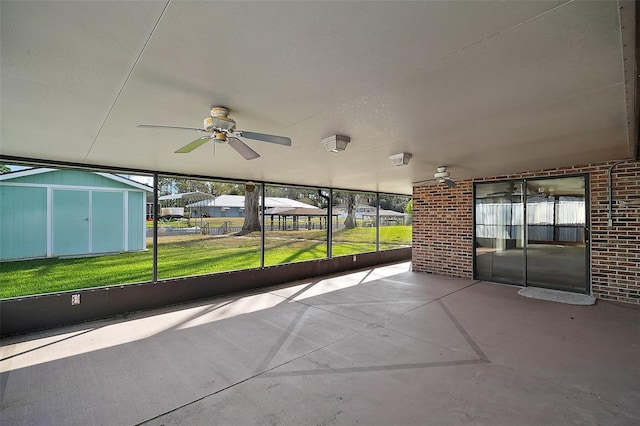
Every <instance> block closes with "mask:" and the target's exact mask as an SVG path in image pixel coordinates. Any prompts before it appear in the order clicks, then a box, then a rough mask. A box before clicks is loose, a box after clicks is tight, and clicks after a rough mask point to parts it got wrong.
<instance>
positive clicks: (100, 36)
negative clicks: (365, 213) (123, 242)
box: [0, 1, 635, 194]
mask: <svg viewBox="0 0 640 426" xmlns="http://www.w3.org/2000/svg"><path fill="white" fill-rule="evenodd" d="M621 5H623V6H625V7H626V5H627V4H626V3H624V2H621V3H620V4H619V3H618V2H615V1H600V2H598V1H589V2H587V1H568V2H566V1H555V2H538V1H532V2H528V1H523V2H426V1H425V2H422V1H417V2H355V1H354V2H235V1H234V2H196V1H189V2H178V1H170V2H166V1H161V2H154V1H141V2H135V1H127V2H108V1H105V2H101V1H95V2H67V1H61V2H58V1H49V2H34V1H20V2H18V1H16V2H10V1H2V2H0V15H1V27H0V31H1V33H0V35H1V37H0V39H1V56H0V60H1V67H2V68H1V73H0V79H1V80H0V83H1V87H0V90H1V92H0V94H1V108H2V109H1V133H0V154H2V155H6V156H18V157H27V158H35V159H43V160H58V161H69V162H74V163H81V164H94V165H105V166H116V167H128V168H136V169H146V170H160V171H167V172H177V173H187V174H197V175H207V176H216V177H229V178H239V179H254V180H267V181H272V182H282V183H297V184H308V185H320V186H332V187H338V188H354V189H361V190H370V191H383V192H397V193H407V194H410V193H411V188H412V185H411V182H414V181H420V180H424V179H427V178H430V177H432V175H433V173H434V172H435V168H436V167H437V166H438V165H441V164H443V165H448V166H449V171H450V172H451V174H452V177H453V178H457V179H462V178H472V177H480V176H489V175H502V174H508V173H513V172H518V171H526V170H537V169H543V168H549V167H557V166H563V165H571V164H578V163H585V162H594V161H603V160H609V159H618V158H626V157H628V156H630V155H631V146H632V145H633V144H632V143H631V142H630V141H629V136H628V135H629V129H628V112H627V104H628V103H629V102H631V103H632V99H627V98H628V97H629V95H628V93H629V86H628V85H627V86H625V74H624V63H625V60H634V61H635V58H628V57H626V56H625V53H623V44H624V43H628V40H625V39H624V36H625V35H624V30H623V29H622V28H621V24H620V20H621V16H620V10H621V9H620V6H621ZM631 6H633V5H632V4H631ZM622 13H629V12H628V11H625V10H623V12H622ZM627 30H628V29H627ZM631 33H633V31H631ZM214 105H224V106H227V107H229V108H230V109H231V116H232V117H233V118H234V119H235V120H236V122H237V123H238V128H239V129H241V130H249V131H255V132H263V133H271V134H277V135H283V136H288V137H290V138H291V139H292V141H293V146H292V147H290V148H288V147H283V146H278V145H272V144H267V143H263V142H255V141H251V140H247V143H248V144H249V145H250V146H251V147H252V148H253V149H255V150H256V151H258V152H259V153H260V154H261V155H262V156H261V158H259V159H256V160H252V161H246V160H244V159H243V158H242V157H240V155H238V154H237V153H236V152H235V151H233V150H232V149H231V148H230V147H228V146H224V145H223V146H220V145H218V146H217V149H216V150H215V157H214V155H213V148H212V144H207V145H204V146H202V147H201V148H198V150H196V151H194V152H192V153H190V154H175V153H174V151H175V150H176V149H177V148H179V147H181V146H183V145H185V144H186V143H188V142H190V141H192V140H194V139H196V138H197V136H198V134H196V133H190V132H187V131H178V130H155V129H139V128H136V125H137V124H163V125H173V126H186V127H201V126H202V120H203V118H204V117H205V116H207V114H208V112H209V109H210V108H211V107H212V106H214ZM336 133H337V134H344V135H347V136H349V137H351V143H350V144H349V146H348V148H347V150H346V151H344V152H341V153H329V152H327V151H325V149H324V147H323V146H322V144H321V142H320V141H321V139H323V138H325V137H327V136H330V135H333V134H336ZM399 152H410V153H412V154H413V158H412V160H411V162H410V164H409V165H408V166H405V167H395V166H393V165H392V164H391V162H390V161H389V159H388V157H389V155H392V154H396V153H399Z"/></svg>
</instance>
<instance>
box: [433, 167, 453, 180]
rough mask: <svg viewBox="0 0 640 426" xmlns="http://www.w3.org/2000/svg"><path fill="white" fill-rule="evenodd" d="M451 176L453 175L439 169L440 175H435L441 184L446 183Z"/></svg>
mask: <svg viewBox="0 0 640 426" xmlns="http://www.w3.org/2000/svg"><path fill="white" fill-rule="evenodd" d="M449 176H451V173H449V172H446V171H440V168H438V173H435V174H434V175H433V177H434V178H436V179H438V180H439V181H441V182H442V181H444V179H446V178H448V177H449Z"/></svg>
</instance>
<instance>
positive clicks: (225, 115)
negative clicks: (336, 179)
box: [138, 106, 291, 160]
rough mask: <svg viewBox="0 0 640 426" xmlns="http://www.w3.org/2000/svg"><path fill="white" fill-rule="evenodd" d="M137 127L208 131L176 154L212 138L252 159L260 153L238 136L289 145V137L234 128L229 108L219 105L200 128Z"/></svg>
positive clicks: (143, 126) (152, 125) (187, 151)
mask: <svg viewBox="0 0 640 426" xmlns="http://www.w3.org/2000/svg"><path fill="white" fill-rule="evenodd" d="M138 127H142V128H162V129H178V130H192V131H196V132H202V133H209V134H208V135H206V136H201V137H199V138H198V139H196V140H195V141H193V142H190V143H188V144H187V145H185V146H183V147H182V148H179V149H178V150H176V151H175V152H176V153H178V154H186V153H189V152H191V151H193V150H194V149H196V148H198V147H199V146H201V145H203V144H205V143H207V142H209V141H210V140H213V141H214V142H217V143H228V145H229V146H230V147H231V148H233V149H235V150H236V151H237V152H238V154H240V155H242V156H243V157H244V158H245V159H246V160H253V159H254V158H258V157H260V154H258V153H257V152H255V151H254V150H253V149H252V148H251V147H250V146H249V145H247V144H246V143H244V142H243V141H242V140H241V139H239V137H240V136H241V137H244V138H247V139H253V140H257V141H261V142H269V143H275V144H278V145H285V146H291V139H290V138H287V137H284V136H275V135H267V134H265V133H255V132H244V131H240V130H236V122H235V120H233V119H232V118H230V117H229V109H228V108H225V107H220V106H216V107H213V108H211V115H210V117H206V118H205V119H204V124H203V128H202V129H198V128H196V127H177V126H161V125H155V124H139V125H138Z"/></svg>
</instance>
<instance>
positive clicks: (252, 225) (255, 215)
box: [238, 182, 262, 235]
mask: <svg viewBox="0 0 640 426" xmlns="http://www.w3.org/2000/svg"><path fill="white" fill-rule="evenodd" d="M245 188H246V191H245V193H244V223H243V224H242V231H240V232H239V233H238V235H245V234H248V233H250V232H254V231H260V230H261V229H262V227H261V226H260V214H259V213H260V191H259V189H258V187H257V186H256V184H255V183H253V182H247V184H246V185H245Z"/></svg>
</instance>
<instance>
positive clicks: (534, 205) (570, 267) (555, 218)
mask: <svg viewBox="0 0 640 426" xmlns="http://www.w3.org/2000/svg"><path fill="white" fill-rule="evenodd" d="M526 186H527V191H526V197H527V205H526V209H527V274H526V276H527V285H531V286H536V287H546V288H552V289H558V290H567V291H574V292H581V293H584V292H586V291H587V287H586V284H587V243H588V241H587V230H586V223H587V217H586V203H585V201H586V199H585V198H586V197H585V178H584V177H583V176H578V177H568V178H559V179H540V180H529V181H527V182H526Z"/></svg>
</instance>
